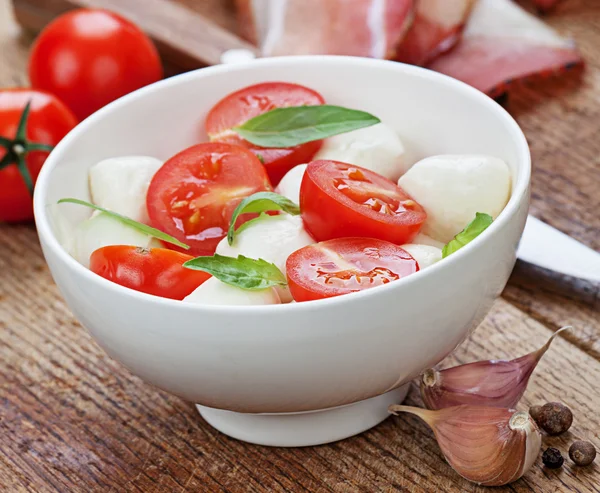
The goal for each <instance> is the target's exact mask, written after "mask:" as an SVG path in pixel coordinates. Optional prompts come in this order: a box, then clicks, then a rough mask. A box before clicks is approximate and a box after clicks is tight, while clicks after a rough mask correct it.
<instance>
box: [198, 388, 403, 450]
mask: <svg viewBox="0 0 600 493" xmlns="http://www.w3.org/2000/svg"><path fill="white" fill-rule="evenodd" d="M409 385H410V384H407V385H404V386H402V387H400V388H397V389H395V390H392V391H390V392H387V393H386V394H383V395H379V396H377V397H372V398H371V399H366V400H364V401H360V402H355V403H354V404H348V405H347V406H341V407H335V408H331V409H323V410H320V411H310V412H304V413H281V414H245V413H236V412H233V411H224V410H221V409H213V408H210V407H204V406H201V405H199V404H196V407H197V408H198V412H199V413H200V415H201V416H202V417H203V418H204V419H205V420H206V421H207V422H208V424H210V425H211V426H212V427H214V428H216V429H217V430H219V431H220V432H221V433H224V434H225V435H229V436H230V437H233V438H237V439H238V440H243V441H244V442H250V443H255V444H258V445H270V446H274V447H305V446H310V445H321V444H323V443H329V442H335V441H336V440H342V439H344V438H348V437H351V436H353V435H358V434H359V433H362V432H363V431H366V430H368V429H369V428H372V427H373V426H375V425H378V424H379V423H381V422H382V421H383V420H385V419H386V418H387V417H388V416H389V413H388V411H387V409H388V406H389V405H390V404H399V403H401V402H402V401H403V400H404V398H405V397H406V394H407V393H408V387H409Z"/></svg>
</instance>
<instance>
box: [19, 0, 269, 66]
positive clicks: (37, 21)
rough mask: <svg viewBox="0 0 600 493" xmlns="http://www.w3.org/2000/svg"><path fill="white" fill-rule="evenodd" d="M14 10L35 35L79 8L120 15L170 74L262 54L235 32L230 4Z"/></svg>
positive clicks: (39, 4) (47, 0)
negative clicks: (237, 54)
mask: <svg viewBox="0 0 600 493" xmlns="http://www.w3.org/2000/svg"><path fill="white" fill-rule="evenodd" d="M13 7H14V11H15V17H16V19H17V21H18V22H19V23H20V24H21V25H22V26H23V27H24V28H26V29H27V30H30V31H34V32H37V31H40V30H41V29H42V28H43V27H44V26H45V25H46V24H48V23H49V22H50V21H52V20H53V19H54V18H55V17H56V16H58V15H60V14H62V13H63V12H66V11H68V10H71V9H74V8H81V7H95V8H98V7H100V8H105V9H108V10H112V11H114V12H117V13H119V14H121V15H123V17H126V18H127V19H130V20H131V21H133V22H134V23H135V24H137V25H138V26H139V27H140V28H142V29H143V30H144V31H145V32H146V33H147V34H148V35H149V36H150V37H151V38H152V39H153V40H154V42H155V43H156V46H157V48H158V50H159V52H160V54H161V57H162V59H163V62H164V63H165V65H166V66H167V67H169V68H170V69H171V70H170V71H176V72H181V71H186V70H191V69H195V68H199V67H203V66H206V65H215V64H218V63H220V61H221V56H222V55H223V53H224V52H226V51H227V50H231V49H247V50H251V51H252V52H255V53H256V52H257V50H256V47H255V46H253V45H251V44H249V43H247V42H246V41H244V40H242V39H241V38H239V37H238V36H236V35H235V34H233V33H232V31H235V16H234V7H233V4H232V2H231V1H229V0H13ZM209 15H210V19H211V20H209ZM213 20H217V22H219V23H220V24H221V25H219V24H218V23H217V22H214V21H213Z"/></svg>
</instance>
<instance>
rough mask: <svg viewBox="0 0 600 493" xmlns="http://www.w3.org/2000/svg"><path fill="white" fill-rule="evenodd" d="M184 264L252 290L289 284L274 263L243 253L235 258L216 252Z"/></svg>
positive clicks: (225, 281) (237, 286) (189, 267)
mask: <svg viewBox="0 0 600 493" xmlns="http://www.w3.org/2000/svg"><path fill="white" fill-rule="evenodd" d="M183 266H184V267H186V268H188V269H192V270H202V271H204V272H208V273H209V274H212V275H213V276H214V277H216V278H217V279H218V280H219V281H221V282H224V283H225V284H229V285H230V286H235V287H236V288H241V289H247V290H250V291H256V290H260V289H267V288H271V287H273V286H285V285H286V284H287V281H286V279H285V276H284V275H283V273H282V272H281V271H280V270H279V269H278V268H277V266H275V265H274V264H271V263H269V262H267V261H266V260H263V259H258V260H255V259H253V258H248V257H244V256H243V255H239V256H238V257H237V258H234V257H226V256H224V255H219V254H218V253H215V254H214V255H213V256H211V257H196V258H195V259H192V260H188V261H187V262H186V263H185V264H183Z"/></svg>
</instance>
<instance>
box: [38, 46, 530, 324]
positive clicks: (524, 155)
mask: <svg viewBox="0 0 600 493" xmlns="http://www.w3.org/2000/svg"><path fill="white" fill-rule="evenodd" d="M249 63H251V64H252V65H251V66H252V67H256V69H257V70H260V69H261V68H265V67H272V66H286V65H298V64H300V65H302V64H308V63H310V64H316V65H317V66H318V65H331V64H342V65H348V64H351V65H354V66H356V67H360V66H362V67H363V68H364V69H369V68H385V69H386V70H393V71H397V72H402V73H404V74H405V75H408V76H411V77H416V78H421V79H427V80H429V81H433V82H435V83H437V84H441V85H445V86H448V87H450V88H451V89H452V90H453V91H456V92H459V93H462V94H464V95H466V96H467V97H469V98H471V99H474V100H475V101H476V102H478V103H479V104H481V105H483V106H485V107H486V108H487V109H488V111H490V112H491V113H493V114H495V116H496V118H498V119H500V120H502V121H503V122H504V124H505V126H506V127H507V128H508V130H509V131H510V132H511V133H512V134H513V138H514V141H515V144H516V148H517V151H518V152H517V160H518V162H519V167H518V172H517V174H516V176H512V182H513V190H512V193H511V196H510V199H509V201H508V203H507V204H506V206H505V207H504V209H503V210H502V212H501V213H500V214H499V215H498V217H497V218H496V219H495V220H494V222H493V223H492V225H491V226H490V227H489V228H488V229H487V230H486V231H485V232H484V233H483V234H481V235H480V236H478V237H477V238H475V239H474V240H473V241H471V242H470V243H469V244H467V245H466V246H464V247H463V248H461V249H460V250H458V251H457V252H455V253H454V254H452V256H451V257H450V258H447V259H445V260H444V262H438V263H436V264H434V265H432V266H430V267H428V268H427V269H424V270H422V271H418V272H416V273H414V274H412V275H410V276H408V277H406V278H403V279H401V280H400V282H394V283H389V284H386V285H383V286H377V287H375V288H373V289H366V290H364V291H358V292H355V293H349V294H346V295H343V296H336V297H333V298H324V299H320V300H313V301H311V302H310V303H285V304H277V305H201V304H196V303H185V302H182V301H179V300H171V299H168V298H161V297H158V296H153V295H150V294H146V293H142V292H140V291H135V290H133V289H129V288H126V287H124V286H121V285H119V284H116V283H113V282H111V281H109V280H107V279H104V278H103V277H101V276H98V275H96V274H94V273H93V272H92V271H90V270H89V269H87V268H86V267H84V266H83V265H81V264H80V263H79V262H77V260H75V259H74V258H73V257H72V256H71V255H70V254H69V253H68V252H67V251H66V250H65V249H64V248H63V246H62V245H61V244H60V242H59V241H58V239H57V237H56V236H55V234H54V232H53V230H52V227H51V225H50V220H49V211H48V209H49V207H48V204H47V203H46V202H47V190H48V183H49V178H50V175H51V174H52V171H53V170H54V168H55V167H56V166H57V165H58V163H59V162H60V161H61V158H62V155H63V153H64V151H65V150H66V149H67V148H68V147H69V146H70V145H71V142H73V141H75V140H76V139H77V138H79V136H80V135H81V134H83V133H85V132H86V131H87V130H88V128H89V127H90V126H91V125H93V124H94V123H95V122H96V121H97V120H99V119H102V118H103V117H104V116H105V115H107V114H109V113H110V112H111V111H114V110H115V109H117V108H119V107H120V106H122V105H123V104H127V103H129V102H130V101H134V100H137V99H142V98H145V97H147V96H148V95H150V94H152V93H155V92H159V91H161V90H162V89H163V88H164V87H168V86H171V85H177V84H181V83H185V82H187V81H188V80H192V79H196V78H197V79H202V78H204V77H210V76H212V75H213V74H221V73H227V72H236V71H237V70H248V64H249ZM530 180H531V155H530V150H529V145H528V143H527V139H526V138H525V135H524V134H523V131H522V129H521V128H520V127H519V125H518V124H517V122H516V121H515V120H514V118H513V117H512V116H511V115H510V114H509V113H508V112H507V111H506V110H505V109H504V108H503V107H502V106H500V105H499V104H498V103H496V102H495V101H494V100H493V99H491V98H490V97H488V96H487V95H486V94H484V93H482V92H480V91H479V90H478V89H475V88H473V87H471V86H469V85H468V84H466V83H464V82H462V81H459V80H457V79H454V78H452V77H449V76H447V75H444V74H441V73H438V72H434V71H433V70H428V69H425V68H422V67H417V66H414V65H408V64H404V63H400V62H395V61H389V60H378V59H373V58H361V57H352V56H337V55H306V56H282V57H271V58H262V59H257V60H252V61H249V62H243V63H236V64H227V65H216V66H212V67H205V68H201V69H197V70H193V71H191V72H186V73H183V74H180V75H176V76H173V77H170V78H167V79H163V80H161V81H159V82H156V83H154V84H151V85H148V86H146V87H143V88H141V89H138V90H136V91H134V92H132V93H130V94H127V95H125V96H123V97H121V98H119V99H117V100H115V101H113V102H111V103H109V104H108V105H106V106H104V107H103V108H101V109H100V110H98V111H97V112H95V113H93V114H92V115H90V116H89V117H87V118H86V119H85V120H83V121H82V122H80V123H79V124H78V125H77V126H76V127H75V128H73V129H72V130H71V131H70V132H69V133H68V134H67V135H66V136H65V137H64V138H63V139H62V140H61V142H59V144H58V145H57V146H56V147H55V148H54V150H53V151H52V152H51V153H50V155H49V156H48V158H47V160H46V162H45V163H44V166H43V167H42V169H41V172H40V174H39V176H38V179H37V182H36V187H35V192H34V198H33V205H34V215H35V222H36V227H37V231H38V235H39V237H40V240H41V241H43V242H44V243H45V245H46V248H49V249H51V250H52V252H53V253H54V255H56V256H57V257H58V258H59V259H60V261H61V262H63V263H64V264H65V265H66V267H67V268H68V269H71V270H73V271H74V273H75V274H76V275H77V276H83V277H84V278H85V279H86V280H87V281H89V282H92V283H94V284H96V285H98V287H102V288H104V289H109V290H114V291H116V293H120V294H121V295H122V296H124V297H131V298H134V299H137V300H138V301H139V302H146V303H156V304H158V305H161V306H164V307H165V308H167V309H168V308H169V307H171V308H176V307H177V308H178V309H180V310H189V311H190V312H196V313H198V312H205V313H213V314H217V315H218V314H222V315H225V314H227V313H231V312H232V311H236V312H246V313H253V314H260V313H263V312H269V313H273V311H274V310H286V311H289V312H294V313H295V312H297V311H298V310H308V309H311V308H312V309H323V308H326V307H329V306H336V305H338V304H340V303H342V304H344V303H351V302H354V301H358V298H359V297H362V298H365V299H368V298H369V297H372V296H377V295H378V294H379V293H383V290H394V289H399V288H402V286H404V287H408V286H409V285H411V284H412V283H414V282H421V279H424V278H425V277H427V276H435V275H437V272H438V271H440V270H441V269H444V268H448V267H449V266H450V264H451V263H452V262H455V263H456V262H458V261H460V259H462V258H463V257H465V256H467V255H469V254H470V252H472V251H473V250H475V249H478V248H480V247H481V246H482V245H484V244H485V243H486V242H487V241H488V240H489V238H490V237H491V236H492V234H493V232H494V231H496V230H498V229H500V228H502V227H503V226H505V225H506V224H507V223H508V222H509V220H510V218H511V217H513V215H514V213H515V212H516V210H517V209H518V208H519V206H520V204H521V203H522V200H523V198H524V197H525V196H526V195H527V194H528V190H529V185H530Z"/></svg>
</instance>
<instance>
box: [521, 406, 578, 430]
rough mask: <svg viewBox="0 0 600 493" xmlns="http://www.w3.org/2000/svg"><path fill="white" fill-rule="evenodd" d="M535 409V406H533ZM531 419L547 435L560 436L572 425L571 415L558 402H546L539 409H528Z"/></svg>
mask: <svg viewBox="0 0 600 493" xmlns="http://www.w3.org/2000/svg"><path fill="white" fill-rule="evenodd" d="M534 408H537V406H534ZM529 412H530V413H533V414H531V417H532V418H533V419H534V421H535V422H536V423H537V424H538V426H539V427H540V428H541V429H542V430H544V431H545V432H546V433H548V435H560V434H561V433H564V432H565V431H567V430H568V429H569V428H570V427H571V425H572V424H573V413H572V412H571V410H570V409H569V408H568V407H567V406H565V405H564V404H561V403H560V402H548V403H547V404H544V405H543V406H542V407H541V409H533V408H532V409H530V410H529Z"/></svg>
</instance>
